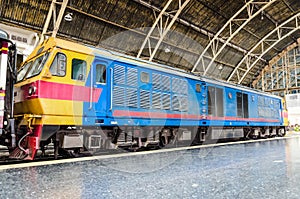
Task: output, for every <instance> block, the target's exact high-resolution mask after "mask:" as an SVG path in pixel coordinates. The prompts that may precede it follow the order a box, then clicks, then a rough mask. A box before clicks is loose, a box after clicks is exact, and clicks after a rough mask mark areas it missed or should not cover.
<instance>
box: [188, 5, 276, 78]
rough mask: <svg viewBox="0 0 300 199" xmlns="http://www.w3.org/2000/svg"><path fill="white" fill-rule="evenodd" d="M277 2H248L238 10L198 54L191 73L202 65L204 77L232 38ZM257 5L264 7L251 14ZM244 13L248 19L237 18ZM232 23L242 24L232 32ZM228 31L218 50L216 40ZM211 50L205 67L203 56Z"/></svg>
mask: <svg viewBox="0 0 300 199" xmlns="http://www.w3.org/2000/svg"><path fill="white" fill-rule="evenodd" d="M275 1H277V0H268V1H264V2H256V1H253V0H250V1H248V2H247V3H246V4H245V5H244V6H243V7H242V8H241V9H240V10H238V11H237V12H236V14H234V15H233V16H232V17H231V18H230V19H229V20H228V21H227V23H226V24H225V25H224V26H223V27H222V28H221V29H220V30H219V31H218V32H217V33H216V35H215V36H214V37H213V39H212V40H211V41H210V42H209V44H208V45H207V46H206V48H205V49H204V51H203V52H202V53H201V54H200V56H199V58H198V59H197V61H196V62H195V64H194V67H193V69H192V72H195V70H196V68H197V67H198V65H199V63H201V64H202V67H203V71H204V72H203V75H206V74H207V72H208V70H209V68H210V67H211V65H212V63H213V62H214V60H215V59H216V58H217V56H218V55H220V53H221V52H222V50H223V49H224V48H225V47H226V46H227V45H228V43H229V42H230V41H231V39H233V38H234V36H235V35H237V34H238V33H239V32H240V31H241V30H242V29H243V28H244V27H245V26H246V25H247V24H248V23H249V22H250V21H251V20H252V19H253V18H254V17H256V16H257V15H258V14H260V13H261V12H262V11H263V10H265V9H266V8H267V7H269V6H270V5H271V4H272V3H274V2H275ZM257 4H263V5H264V6H263V7H262V8H260V9H259V10H258V11H256V12H255V13H253V12H254V11H253V8H254V6H255V5H257ZM244 11H246V12H247V13H248V16H247V17H248V18H239V16H240V14H241V13H242V12H244ZM234 21H243V24H242V25H241V26H240V27H239V28H237V29H236V30H235V31H233V22H234ZM227 29H229V37H228V38H227V40H226V41H225V43H224V44H223V45H222V46H221V47H220V48H219V47H218V42H217V41H218V40H217V38H218V37H219V36H220V35H221V34H222V33H223V32H224V31H227ZM209 49H211V51H212V53H213V57H212V59H211V61H210V62H209V64H208V65H207V67H206V66H205V64H204V59H203V56H204V54H206V53H207V52H208V50H209Z"/></svg>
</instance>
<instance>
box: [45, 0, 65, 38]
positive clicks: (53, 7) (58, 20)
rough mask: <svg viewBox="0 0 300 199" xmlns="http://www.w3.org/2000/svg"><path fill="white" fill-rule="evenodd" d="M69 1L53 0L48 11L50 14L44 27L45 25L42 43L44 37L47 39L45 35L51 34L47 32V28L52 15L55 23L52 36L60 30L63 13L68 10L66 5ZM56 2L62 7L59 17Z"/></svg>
mask: <svg viewBox="0 0 300 199" xmlns="http://www.w3.org/2000/svg"><path fill="white" fill-rule="evenodd" d="M68 1H69V0H63V1H62V2H57V1H56V0H52V2H51V5H50V8H49V11H48V15H47V18H46V21H45V24H44V27H43V31H42V36H41V40H40V43H41V42H43V41H44V39H45V36H46V35H47V34H49V33H47V30H48V28H49V24H50V21H51V17H52V18H53V24H54V27H53V31H52V35H51V36H52V37H56V35H57V32H58V30H59V26H60V23H61V20H62V18H63V14H64V12H65V10H66V7H67V4H68ZM56 4H61V8H60V11H59V14H58V17H57V18H56Z"/></svg>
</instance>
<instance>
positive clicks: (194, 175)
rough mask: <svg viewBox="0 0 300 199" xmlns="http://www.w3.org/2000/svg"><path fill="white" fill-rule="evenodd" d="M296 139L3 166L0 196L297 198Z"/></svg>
mask: <svg viewBox="0 0 300 199" xmlns="http://www.w3.org/2000/svg"><path fill="white" fill-rule="evenodd" d="M299 182H300V137H299V135H297V134H292V135H291V136H289V137H287V138H284V139H275V140H263V141H259V142H251V143H245V144H233V145H224V146H217V147H208V148H200V149H193V150H183V151H175V152H163V153H155V154H149V155H146V154H141V155H137V156H128V157H118V158H108V159H98V160H89V161H82V162H72V163H61V164H55V165H44V166H32V167H26V168H14V169H7V168H4V167H1V166H0V187H1V189H0V198H23V199H25V198H30V199H33V198H72V199H74V198H89V199H90V198H172V199H173V198H205V199H206V198H213V199H216V198H222V199H223V198H247V199H248V198H280V199H282V198H295V199H296V198H297V199H298V198H300V185H299Z"/></svg>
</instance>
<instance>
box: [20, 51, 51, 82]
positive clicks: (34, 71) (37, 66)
mask: <svg viewBox="0 0 300 199" xmlns="http://www.w3.org/2000/svg"><path fill="white" fill-rule="evenodd" d="M48 55H49V53H45V54H44V55H42V56H39V57H38V58H36V59H35V60H34V61H30V62H28V63H27V64H25V65H24V66H23V67H22V68H21V70H20V71H19V72H18V77H17V81H18V82H19V81H22V80H23V79H25V78H26V79H28V78H30V77H33V76H35V75H38V74H39V73H40V72H41V70H42V69H43V66H44V64H45V62H46V61H47V58H48Z"/></svg>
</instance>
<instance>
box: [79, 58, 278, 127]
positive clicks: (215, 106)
mask: <svg viewBox="0 0 300 199" xmlns="http://www.w3.org/2000/svg"><path fill="white" fill-rule="evenodd" d="M96 60H101V61H96V62H100V63H101V64H102V65H104V66H105V72H106V74H105V75H106V80H107V81H106V82H105V83H99V84H95V85H94V87H96V88H101V89H102V93H101V96H100V98H99V101H98V102H95V103H93V105H92V106H93V107H92V108H91V105H90V103H89V102H86V103H85V105H84V112H85V113H86V114H85V116H86V117H84V118H83V124H84V125H94V124H99V125H101V126H115V125H118V126H124V125H125V126H207V127H208V126H224V127H235V126H244V127H247V126H270V127H271V126H274V127H275V126H277V127H279V126H282V125H283V118H282V114H281V113H282V103H281V99H280V98H279V97H276V96H271V95H269V94H266V93H262V92H259V91H253V90H251V89H250V88H249V89H248V88H245V87H241V86H235V85H232V84H227V83H224V82H221V81H216V80H212V79H208V78H201V77H198V76H192V75H190V74H186V73H183V72H179V71H173V70H171V69H164V68H162V69H161V70H159V69H158V68H157V67H154V68H150V67H149V66H145V65H143V64H142V63H141V65H133V64H131V63H125V62H120V61H113V60H109V59H105V58H100V57H99V59H96ZM94 65H95V66H96V65H97V64H94ZM95 70H96V69H95ZM168 70H169V71H168ZM91 76H92V75H91V74H90V75H89V78H88V79H87V81H86V82H87V84H86V86H88V87H90V84H91V83H92V82H95V81H94V80H92V81H91V79H90V78H93V77H91ZM94 78H96V77H94ZM92 116H93V117H92Z"/></svg>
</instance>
